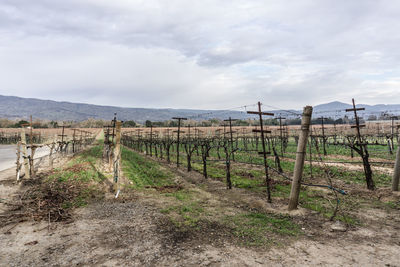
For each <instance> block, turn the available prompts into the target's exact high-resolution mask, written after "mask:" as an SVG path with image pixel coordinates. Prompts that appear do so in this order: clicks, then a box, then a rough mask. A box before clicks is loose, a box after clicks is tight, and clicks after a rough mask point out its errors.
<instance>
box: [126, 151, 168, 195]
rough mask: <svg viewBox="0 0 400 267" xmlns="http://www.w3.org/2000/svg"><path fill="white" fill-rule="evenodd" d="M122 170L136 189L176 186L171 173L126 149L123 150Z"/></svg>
mask: <svg viewBox="0 0 400 267" xmlns="http://www.w3.org/2000/svg"><path fill="white" fill-rule="evenodd" d="M122 170H123V172H124V175H125V176H126V177H127V178H128V179H129V180H131V181H132V182H133V187H134V188H136V189H140V188H145V187H152V186H155V187H159V186H166V185H173V184H174V181H173V179H172V178H173V175H172V173H171V172H169V171H167V170H164V169H162V168H161V165H160V164H158V163H157V162H155V161H152V160H149V159H147V158H146V157H144V156H142V155H140V154H138V153H137V152H134V151H132V150H129V149H127V148H124V147H123V148H122Z"/></svg>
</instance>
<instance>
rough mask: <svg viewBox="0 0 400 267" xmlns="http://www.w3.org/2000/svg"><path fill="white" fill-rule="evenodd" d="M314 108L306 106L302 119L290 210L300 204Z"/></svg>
mask: <svg viewBox="0 0 400 267" xmlns="http://www.w3.org/2000/svg"><path fill="white" fill-rule="evenodd" d="M312 109H313V108H312V107H311V106H306V107H304V110H303V117H302V119H301V132H300V136H299V143H298V146H297V154H296V162H295V165H294V173H293V181H292V189H291V191H290V199H289V206H288V209H289V210H294V209H296V208H297V205H298V203H299V194H300V183H301V178H302V175H303V169H304V159H305V153H306V146H307V139H308V133H309V130H310V121H311V114H312Z"/></svg>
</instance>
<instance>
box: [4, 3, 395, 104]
mask: <svg viewBox="0 0 400 267" xmlns="http://www.w3.org/2000/svg"><path fill="white" fill-rule="evenodd" d="M399 14H400V1H395V0H388V1H385V0H358V1H357V0H353V1H349V0H324V1H322V0H321V1H318V0H314V1H311V0H279V1H272V0H260V1H253V0H218V1H217V0H214V1H211V0H201V1H199V0H196V1H191V0H181V1H178V0H168V1H167V0H159V1H157V0H143V1H139V0H112V1H110V0H68V1H65V0H35V1H32V0H0V94H1V95H13V96H20V97H32V98H40V99H51V100H57V101H70V102H80V103H90V104H99V105H112V106H122V107H147V108H195V109H227V108H233V107H239V106H243V105H249V104H254V103H256V102H257V101H261V102H262V103H263V104H266V105H272V106H276V107H278V108H284V109H300V108H302V107H303V106H305V105H317V104H321V103H327V102H331V101H341V102H345V103H351V99H352V98H355V99H356V102H357V103H364V104H378V103H379V104H400V63H399V62H400V34H399V29H400V17H399Z"/></svg>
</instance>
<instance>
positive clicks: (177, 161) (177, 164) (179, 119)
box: [172, 117, 187, 167]
mask: <svg viewBox="0 0 400 267" xmlns="http://www.w3.org/2000/svg"><path fill="white" fill-rule="evenodd" d="M172 119H173V120H178V136H177V143H176V167H179V142H180V140H179V138H180V133H181V121H182V120H187V118H178V117H174V118H172Z"/></svg>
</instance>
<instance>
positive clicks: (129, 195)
mask: <svg viewBox="0 0 400 267" xmlns="http://www.w3.org/2000/svg"><path fill="white" fill-rule="evenodd" d="M58 164H60V165H61V164H63V162H59V163H58ZM164 167H165V168H168V169H171V170H173V172H174V175H175V180H176V184H177V186H166V187H162V188H154V189H152V188H149V189H148V190H145V191H133V190H129V189H128V188H123V189H122V192H121V194H120V196H119V197H118V198H117V199H115V197H114V194H112V193H111V192H109V191H108V188H109V187H107V186H105V187H104V188H105V190H104V198H103V199H97V200H96V201H95V202H93V203H91V204H89V205H88V206H86V207H83V208H79V209H76V210H74V211H72V213H71V218H70V219H68V220H60V221H58V222H53V221H51V220H50V222H49V221H48V220H43V219H41V220H33V219H28V218H24V220H21V221H19V220H15V221H14V222H12V223H8V224H7V225H4V220H3V224H1V225H0V259H1V261H0V266H72V265H76V266H315V265H320V266H348V265H351V266H400V257H399V249H400V235H399V231H400V211H399V210H395V209H382V208H374V207H371V206H365V207H363V208H362V210H358V211H357V214H358V217H359V218H360V220H361V221H362V224H361V225H359V226H354V225H340V224H339V226H340V227H335V225H336V224H337V223H336V222H331V221H329V220H328V219H325V218H323V217H321V216H320V215H318V214H316V213H315V212H311V211H309V210H305V209H299V210H297V211H295V212H291V213H288V212H287V211H286V209H285V208H286V205H287V200H285V199H274V203H273V204H268V203H266V201H265V198H263V197H262V195H261V197H260V194H256V193H252V192H249V191H248V190H243V189H238V188H234V189H233V190H230V191H228V190H226V187H225V184H224V183H223V182H220V181H215V180H204V178H203V177H202V176H201V175H200V174H198V173H196V172H191V173H187V172H185V171H184V170H181V169H176V168H174V167H172V166H169V165H167V164H164ZM45 171H46V169H43V170H41V173H45ZM14 175H15V170H13V169H9V170H6V171H3V172H1V173H0V200H1V201H0V221H1V219H2V218H4V217H7V218H10V215H13V213H14V215H15V217H18V212H20V211H18V210H17V211H15V210H14V211H13V210H12V204H11V203H14V204H18V203H17V202H16V200H18V199H20V196H21V194H22V193H23V192H26V191H27V186H34V183H31V184H30V185H27V184H26V183H25V184H24V183H16V182H15V181H14V180H15V178H14ZM127 183H128V182H127ZM183 189H187V190H192V191H195V192H196V196H197V197H198V198H199V200H201V201H203V202H204V203H205V204H206V205H207V206H208V207H209V208H210V209H211V208H212V209H215V210H218V209H224V210H229V211H231V212H232V213H233V214H234V213H235V212H237V211H243V210H245V211H252V210H256V211H265V212H272V213H277V214H289V215H290V216H291V217H292V218H293V220H294V221H295V222H296V223H298V224H299V225H300V226H301V228H302V232H303V234H302V235H301V236H299V237H297V238H289V239H288V240H281V241H282V242H280V243H279V245H277V246H271V247H249V246H245V245H243V244H240V243H239V242H238V240H237V239H236V238H235V237H234V236H233V235H232V229H230V228H229V227H228V226H227V225H223V224H218V223H212V220H211V221H200V222H199V226H198V227H197V228H195V229H193V228H182V227H177V226H176V225H175V224H173V223H172V222H171V220H170V219H169V218H168V216H167V215H166V214H164V213H162V212H161V208H163V207H165V206H167V204H169V203H166V202H165V201H166V200H165V198H161V197H158V196H159V195H160V192H162V193H168V192H175V191H177V190H183ZM152 191H154V192H153V193H152ZM350 193H351V194H352V195H353V196H358V195H359V196H362V195H363V194H367V192H366V191H365V190H363V189H359V190H356V189H354V191H352V192H350ZM374 194H377V195H376V196H378V195H379V196H380V197H381V198H386V199H390V200H395V201H398V200H399V196H398V195H396V194H392V193H391V192H389V191H387V190H386V191H385V190H383V191H380V192H377V193H374ZM170 201H172V200H170Z"/></svg>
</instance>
